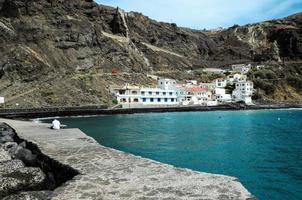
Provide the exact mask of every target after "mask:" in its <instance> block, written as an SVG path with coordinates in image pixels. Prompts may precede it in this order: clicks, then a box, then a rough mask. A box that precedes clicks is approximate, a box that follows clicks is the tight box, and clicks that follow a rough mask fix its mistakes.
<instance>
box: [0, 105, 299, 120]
mask: <svg viewBox="0 0 302 200" xmlns="http://www.w3.org/2000/svg"><path fill="white" fill-rule="evenodd" d="M282 108H284V109H286V108H302V104H274V105H243V104H227V105H218V106H187V107H165V108H131V109H107V108H106V107H105V106H95V107H57V108H32V109H0V117H2V118H24V119H30V118H43V117H56V116H79V115H114V114H135V113H151V112H206V111H218V110H222V111H223V110H226V111H227V110H261V109H282Z"/></svg>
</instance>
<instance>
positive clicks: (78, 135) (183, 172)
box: [0, 119, 255, 200]
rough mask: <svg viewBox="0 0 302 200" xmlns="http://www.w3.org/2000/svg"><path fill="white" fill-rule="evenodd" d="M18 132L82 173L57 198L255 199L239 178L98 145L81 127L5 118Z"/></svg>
mask: <svg viewBox="0 0 302 200" xmlns="http://www.w3.org/2000/svg"><path fill="white" fill-rule="evenodd" d="M0 122H5V123H7V124H8V125H10V126H11V127H12V128H13V129H15V131H16V132H17V134H18V136H19V137H20V138H22V139H25V140H27V141H31V142H33V143H35V144H36V145H38V147H39V148H40V150H41V151H42V152H43V153H44V154H46V155H48V156H49V157H51V158H53V159H55V160H57V161H59V162H61V163H63V164H66V165H69V166H70V167H72V168H74V169H76V170H78V171H79V172H80V174H79V175H77V176H75V177H74V178H73V179H72V180H71V181H69V182H67V183H65V184H63V185H62V186H60V187H59V188H57V189H56V190H54V191H53V193H52V194H51V199H53V200H63V199H64V200H65V199H72V200H77V199H87V200H89V199H91V200H94V199H102V200H107V199H108V200H113V199H204V200H205V199H207V200H209V199H213V200H229V199H234V200H248V199H249V200H251V199H255V198H254V197H253V196H252V195H251V194H250V193H249V192H248V191H247V190H246V189H245V188H244V187H243V185H242V184H241V183H240V182H238V180H237V179H236V178H235V177H229V176H223V175H215V174H208V173H201V172H196V171H192V170H189V169H182V168H176V167H173V166H171V165H167V164H163V163H159V162H156V161H152V160H149V159H145V158H142V157H138V156H134V155H131V154H128V153H124V152H121V151H117V150H114V149H111V148H107V147H104V146H101V145H100V144H98V143H97V142H96V141H95V140H94V139H93V138H91V137H89V136H87V135H86V134H84V133H83V132H82V131H80V130H79V129H62V130H58V131H54V130H51V129H49V125H46V124H37V123H34V122H24V121H16V120H8V119H0Z"/></svg>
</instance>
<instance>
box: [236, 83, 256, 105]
mask: <svg viewBox="0 0 302 200" xmlns="http://www.w3.org/2000/svg"><path fill="white" fill-rule="evenodd" d="M235 87H236V88H235V90H234V91H233V94H232V96H233V99H234V100H235V101H237V102H239V101H243V102H245V103H246V104H252V96H253V92H254V84H253V82H251V81H242V82H238V83H236V84H235Z"/></svg>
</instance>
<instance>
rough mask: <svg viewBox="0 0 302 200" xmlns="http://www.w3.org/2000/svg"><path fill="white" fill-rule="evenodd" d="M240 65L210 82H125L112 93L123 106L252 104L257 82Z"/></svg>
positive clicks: (112, 89)
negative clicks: (139, 83)
mask: <svg viewBox="0 0 302 200" xmlns="http://www.w3.org/2000/svg"><path fill="white" fill-rule="evenodd" d="M240 66H241V68H240V67H239V65H236V67H234V66H232V69H233V70H234V69H235V71H234V72H233V73H231V74H230V75H228V76H225V77H224V78H217V79H215V80H213V81H212V82H211V83H198V81H196V80H187V81H185V83H183V84H180V83H177V81H176V80H174V79H167V78H158V80H157V86H156V87H139V86H132V85H129V84H125V85H124V86H115V87H111V93H112V94H113V95H115V97H116V100H117V103H118V104H121V105H122V107H123V108H145V107H176V106H190V105H192V106H193V105H195V106H196V105H200V106H215V105H219V104H225V103H231V102H244V103H246V104H252V95H253V92H254V88H253V86H254V85H253V83H252V82H251V81H248V80H247V76H246V68H248V67H247V66H248V65H240ZM242 67H243V68H244V69H242ZM239 71H240V72H239ZM229 86H232V87H229ZM230 88H233V90H231V89H230Z"/></svg>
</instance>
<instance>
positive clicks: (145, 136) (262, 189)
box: [45, 110, 302, 200]
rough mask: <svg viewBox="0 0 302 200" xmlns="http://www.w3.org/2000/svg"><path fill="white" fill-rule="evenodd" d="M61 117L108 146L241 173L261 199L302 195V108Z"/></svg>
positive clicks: (214, 170) (196, 166) (179, 163)
mask: <svg viewBox="0 0 302 200" xmlns="http://www.w3.org/2000/svg"><path fill="white" fill-rule="evenodd" d="M60 120H61V121H62V123H64V124H66V125H68V127H77V128H80V129H81V130H83V131H84V132H85V133H87V134H88V135H90V136H92V137H93V138H95V139H96V140H97V141H98V142H99V143H101V144H102V145H105V146H108V147H112V148H115V149H119V150H122V151H126V152H130V153H133V154H136V155H140V156H143V157H147V158H151V159H154V160H157V161H161V162H164V163H169V164H172V165H175V166H178V167H185V168H190V169H193V170H198V171H203V172H211V173H218V174H225V175H231V176H236V177H238V178H239V180H240V182H241V183H243V185H244V186H245V187H246V188H247V189H248V190H249V191H250V192H251V193H253V194H254V195H255V196H256V197H258V198H259V199H262V200H301V199H302V110H274V111H272V110H266V111H230V112H229V111H227V112H226V111H224V112H187V113H152V114H135V115H115V116H99V117H85V118H62V119H60ZM45 121H47V122H49V121H51V120H45Z"/></svg>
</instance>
